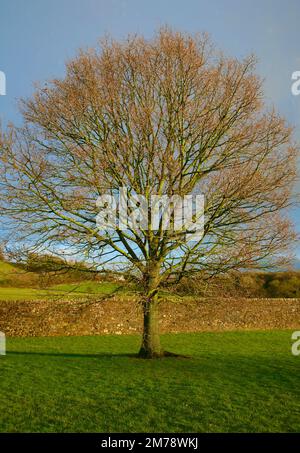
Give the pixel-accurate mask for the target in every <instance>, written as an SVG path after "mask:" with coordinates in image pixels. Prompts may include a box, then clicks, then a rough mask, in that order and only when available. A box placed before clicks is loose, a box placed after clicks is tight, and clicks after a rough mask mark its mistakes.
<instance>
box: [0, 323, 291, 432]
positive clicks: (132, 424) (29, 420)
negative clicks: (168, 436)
mask: <svg viewBox="0 0 300 453" xmlns="http://www.w3.org/2000/svg"><path fill="white" fill-rule="evenodd" d="M290 337H291V332H287V331H269V332H227V333H201V334H178V335H165V336H163V337H162V341H163V344H164V346H165V347H166V349H167V350H171V351H173V352H177V353H181V354H188V355H190V356H191V358H164V359H159V360H142V359H137V358H136V357H135V356H134V353H135V352H136V351H137V349H138V345H139V340H140V339H139V337H138V336H124V337H120V336H98V337H62V338H26V339H25V338H14V339H8V344H7V349H8V354H7V355H6V356H0V378H1V392H0V431H1V432H3V431H4V432H6V431H9V432H94V431H95V432H186V431H187V432H215V431H217V432H245V431H246V432H262V431H263V432H266V431H267V432H270V431H279V432H291V431H298V432H299V431H300V378H299V376H300V357H294V356H292V354H291V351H290V347H291V340H290Z"/></svg>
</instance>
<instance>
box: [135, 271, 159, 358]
mask: <svg viewBox="0 0 300 453" xmlns="http://www.w3.org/2000/svg"><path fill="white" fill-rule="evenodd" d="M147 287H148V288H147V294H146V297H145V299H144V300H143V315H144V323H143V339H142V345H141V348H140V351H139V357H143V358H147V359H153V358H157V357H162V356H163V355H164V351H163V349H162V347H161V344H160V336H159V324H158V321H159V316H158V314H159V313H158V311H159V309H158V308H159V307H158V305H159V303H158V294H157V293H158V273H157V272H155V271H154V272H153V273H151V274H150V276H149V278H148V284H147Z"/></svg>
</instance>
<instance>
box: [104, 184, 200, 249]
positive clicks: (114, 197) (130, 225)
mask: <svg viewBox="0 0 300 453" xmlns="http://www.w3.org/2000/svg"><path fill="white" fill-rule="evenodd" d="M96 206H97V208H98V212H99V213H98V214H97V217H96V224H97V227H98V228H99V230H105V231H107V230H117V229H118V230H121V231H125V230H129V229H130V230H135V231H137V230H138V231H143V230H149V229H151V230H152V231H172V232H174V233H181V234H185V235H186V240H189V241H199V240H201V238H202V237H203V233H204V196H203V195H202V194H197V195H196V194H191V195H185V196H183V197H181V196H179V195H173V196H171V197H168V196H167V195H151V196H150V197H148V198H147V197H145V196H144V195H141V194H137V193H133V192H132V191H130V190H129V189H128V188H127V187H119V188H118V190H117V191H115V193H114V194H112V193H110V194H108V193H107V194H103V195H101V196H100V197H98V199H97V202H96Z"/></svg>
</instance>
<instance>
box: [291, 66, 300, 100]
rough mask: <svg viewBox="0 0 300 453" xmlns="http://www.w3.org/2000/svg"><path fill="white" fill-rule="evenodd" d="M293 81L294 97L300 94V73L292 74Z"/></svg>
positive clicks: (292, 90)
mask: <svg viewBox="0 0 300 453" xmlns="http://www.w3.org/2000/svg"><path fill="white" fill-rule="evenodd" d="M292 80H294V82H293V83H292V86H291V92H292V94H293V95H294V96H298V95H299V94H300V71H294V72H293V73H292Z"/></svg>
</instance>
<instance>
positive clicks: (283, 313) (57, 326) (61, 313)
mask: <svg viewBox="0 0 300 453" xmlns="http://www.w3.org/2000/svg"><path fill="white" fill-rule="evenodd" d="M160 325H161V326H160V327H161V332H162V333H163V332H198V331H210V330H211V331H214V330H236V329H249V330H250V329H290V328H291V329H300V299H241V298H239V299H221V298H219V299H199V300H189V299H187V300H185V299H183V301H182V302H177V301H176V302H174V301H170V300H169V301H162V302H161V316H160ZM141 326H142V313H141V307H140V306H139V304H138V303H137V300H136V299H135V298H134V297H132V298H128V297H127V298H126V297H110V298H106V299H100V300H99V299H98V300H85V301H83V300H74V299H70V300H63V301H61V300H59V301H58V300H47V301H46V300H40V301H24V302H23V301H22V302H20V301H1V302H0V331H2V332H4V333H5V334H6V335H7V336H57V335H58V336H65V335H97V334H118V335H121V334H130V333H139V332H140V331H141Z"/></svg>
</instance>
